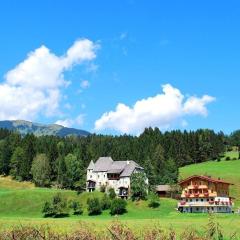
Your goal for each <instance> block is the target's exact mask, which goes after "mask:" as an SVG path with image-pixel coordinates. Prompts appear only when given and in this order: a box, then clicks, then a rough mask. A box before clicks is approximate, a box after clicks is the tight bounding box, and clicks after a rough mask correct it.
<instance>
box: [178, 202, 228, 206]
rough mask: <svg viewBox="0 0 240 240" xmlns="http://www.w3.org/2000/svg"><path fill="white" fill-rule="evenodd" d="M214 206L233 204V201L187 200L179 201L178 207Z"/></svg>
mask: <svg viewBox="0 0 240 240" xmlns="http://www.w3.org/2000/svg"><path fill="white" fill-rule="evenodd" d="M183 206H184V207H193V206H195V207H214V206H220V207H224V206H233V203H232V202H231V201H229V202H218V201H209V202H201V201H198V202H186V201H180V202H179V203H178V207H183Z"/></svg>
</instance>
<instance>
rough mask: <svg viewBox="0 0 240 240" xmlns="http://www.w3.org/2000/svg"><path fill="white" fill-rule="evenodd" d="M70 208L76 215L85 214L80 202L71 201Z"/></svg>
mask: <svg viewBox="0 0 240 240" xmlns="http://www.w3.org/2000/svg"><path fill="white" fill-rule="evenodd" d="M69 205H70V208H71V209H72V210H73V214H74V215H81V214H82V213H83V206H82V204H81V203H80V202H78V201H71V202H70V204H69Z"/></svg>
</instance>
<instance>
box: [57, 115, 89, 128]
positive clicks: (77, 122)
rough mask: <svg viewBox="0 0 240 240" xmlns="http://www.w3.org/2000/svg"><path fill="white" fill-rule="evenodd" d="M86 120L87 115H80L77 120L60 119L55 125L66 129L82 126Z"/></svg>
mask: <svg viewBox="0 0 240 240" xmlns="http://www.w3.org/2000/svg"><path fill="white" fill-rule="evenodd" d="M84 118H85V114H80V115H78V116H77V117H76V118H75V119H71V118H67V119H62V120H61V119H60V120H57V121H56V122H55V123H56V124H58V125H62V126H64V127H72V126H74V125H77V126H82V125H83V123H84Z"/></svg>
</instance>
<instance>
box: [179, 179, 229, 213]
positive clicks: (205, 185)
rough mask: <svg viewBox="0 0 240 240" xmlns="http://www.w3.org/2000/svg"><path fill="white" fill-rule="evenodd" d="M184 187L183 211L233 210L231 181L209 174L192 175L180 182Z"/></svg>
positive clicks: (181, 203)
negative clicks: (212, 176) (230, 192)
mask: <svg viewBox="0 0 240 240" xmlns="http://www.w3.org/2000/svg"><path fill="white" fill-rule="evenodd" d="M179 185H180V186H181V188H182V193H181V201H180V202H179V204H178V210H179V211H181V212H232V206H233V201H232V198H231V197H229V186H230V185H232V184H231V183H229V182H226V181H223V180H221V179H214V178H211V177H207V176H197V175H195V176H191V177H189V178H187V179H185V180H183V181H181V182H180V183H179Z"/></svg>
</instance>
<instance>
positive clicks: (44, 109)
mask: <svg viewBox="0 0 240 240" xmlns="http://www.w3.org/2000/svg"><path fill="white" fill-rule="evenodd" d="M97 48H98V45H97V44H94V43H93V42H92V41H90V40H88V39H81V40H78V41H76V42H75V43H74V44H73V45H72V46H71V47H70V48H69V49H68V50H67V52H66V54H64V55H63V56H56V55H55V54H54V53H52V52H51V51H50V50H49V49H48V48H47V47H45V46H41V47H40V48H38V49H36V50H34V51H33V52H30V53H29V54H28V56H27V58H26V59H25V60H24V61H23V62H21V63H20V64H18V65H17V66H16V67H15V68H14V69H12V70H10V71H9V72H7V74H6V75H5V80H4V82H2V83H1V84H0V106H1V108H0V119H27V120H33V119H35V118H36V117H38V116H39V115H40V114H43V115H44V116H50V115H54V114H56V113H58V112H59V104H60V101H61V99H62V94H61V89H62V88H64V87H66V86H68V85H69V82H67V81H66V80H65V79H64V72H65V71H66V70H71V68H72V67H74V66H75V65H77V64H81V63H82V62H84V61H91V60H93V59H94V58H95V57H96V50H97Z"/></svg>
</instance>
